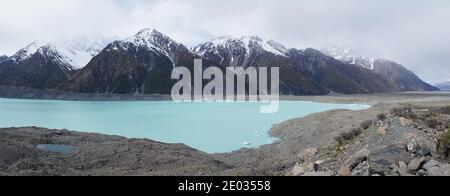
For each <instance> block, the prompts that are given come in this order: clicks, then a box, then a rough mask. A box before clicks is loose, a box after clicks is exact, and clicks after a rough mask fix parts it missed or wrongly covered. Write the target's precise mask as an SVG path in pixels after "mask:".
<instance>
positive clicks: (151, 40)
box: [125, 28, 181, 49]
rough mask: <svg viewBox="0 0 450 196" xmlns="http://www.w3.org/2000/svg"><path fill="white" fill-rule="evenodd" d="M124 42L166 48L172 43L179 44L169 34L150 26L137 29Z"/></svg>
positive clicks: (153, 47) (149, 47)
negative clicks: (136, 31)
mask: <svg viewBox="0 0 450 196" xmlns="http://www.w3.org/2000/svg"><path fill="white" fill-rule="evenodd" d="M125 42H128V43H132V44H133V45H135V46H137V47H146V48H148V49H168V48H170V47H171V46H172V45H174V46H180V45H181V44H179V43H177V42H176V41H174V40H173V39H172V38H170V37H169V36H167V35H165V34H163V33H161V32H159V31H157V30H155V29H150V28H147V29H143V30H141V31H139V32H138V33H137V34H136V35H134V36H133V37H129V38H127V39H126V40H125Z"/></svg>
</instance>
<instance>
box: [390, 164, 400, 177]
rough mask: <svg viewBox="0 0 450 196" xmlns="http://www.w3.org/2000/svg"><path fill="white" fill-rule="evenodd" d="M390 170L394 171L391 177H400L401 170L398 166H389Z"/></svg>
mask: <svg viewBox="0 0 450 196" xmlns="http://www.w3.org/2000/svg"><path fill="white" fill-rule="evenodd" d="M389 168H391V169H392V171H391V175H394V176H396V175H399V174H400V173H399V170H400V168H399V167H398V165H395V164H394V165H391V166H389Z"/></svg>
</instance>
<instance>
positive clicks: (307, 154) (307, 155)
mask: <svg viewBox="0 0 450 196" xmlns="http://www.w3.org/2000/svg"><path fill="white" fill-rule="evenodd" d="M318 153H319V150H317V148H308V149H306V150H304V151H303V152H301V153H300V154H298V158H300V160H302V161H311V160H312V159H313V158H314V157H315V156H316V155H317V154H318Z"/></svg>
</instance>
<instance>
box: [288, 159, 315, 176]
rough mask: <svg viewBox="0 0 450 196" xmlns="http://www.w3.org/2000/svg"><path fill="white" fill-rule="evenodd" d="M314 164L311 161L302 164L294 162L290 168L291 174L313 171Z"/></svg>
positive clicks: (299, 174) (296, 174) (298, 174)
mask: <svg viewBox="0 0 450 196" xmlns="http://www.w3.org/2000/svg"><path fill="white" fill-rule="evenodd" d="M314 169H315V164H314V163H311V162H307V163H304V164H298V163H297V164H295V166H294V168H292V171H291V174H292V175H293V176H301V175H303V174H305V173H307V172H313V171H315V170H314Z"/></svg>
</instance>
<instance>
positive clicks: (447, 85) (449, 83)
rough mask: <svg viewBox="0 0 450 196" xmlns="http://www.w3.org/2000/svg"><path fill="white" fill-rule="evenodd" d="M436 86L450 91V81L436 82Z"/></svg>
mask: <svg viewBox="0 0 450 196" xmlns="http://www.w3.org/2000/svg"><path fill="white" fill-rule="evenodd" d="M434 86H436V87H437V88H439V89H441V90H443V91H450V81H447V82H440V83H437V84H435V85H434Z"/></svg>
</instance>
